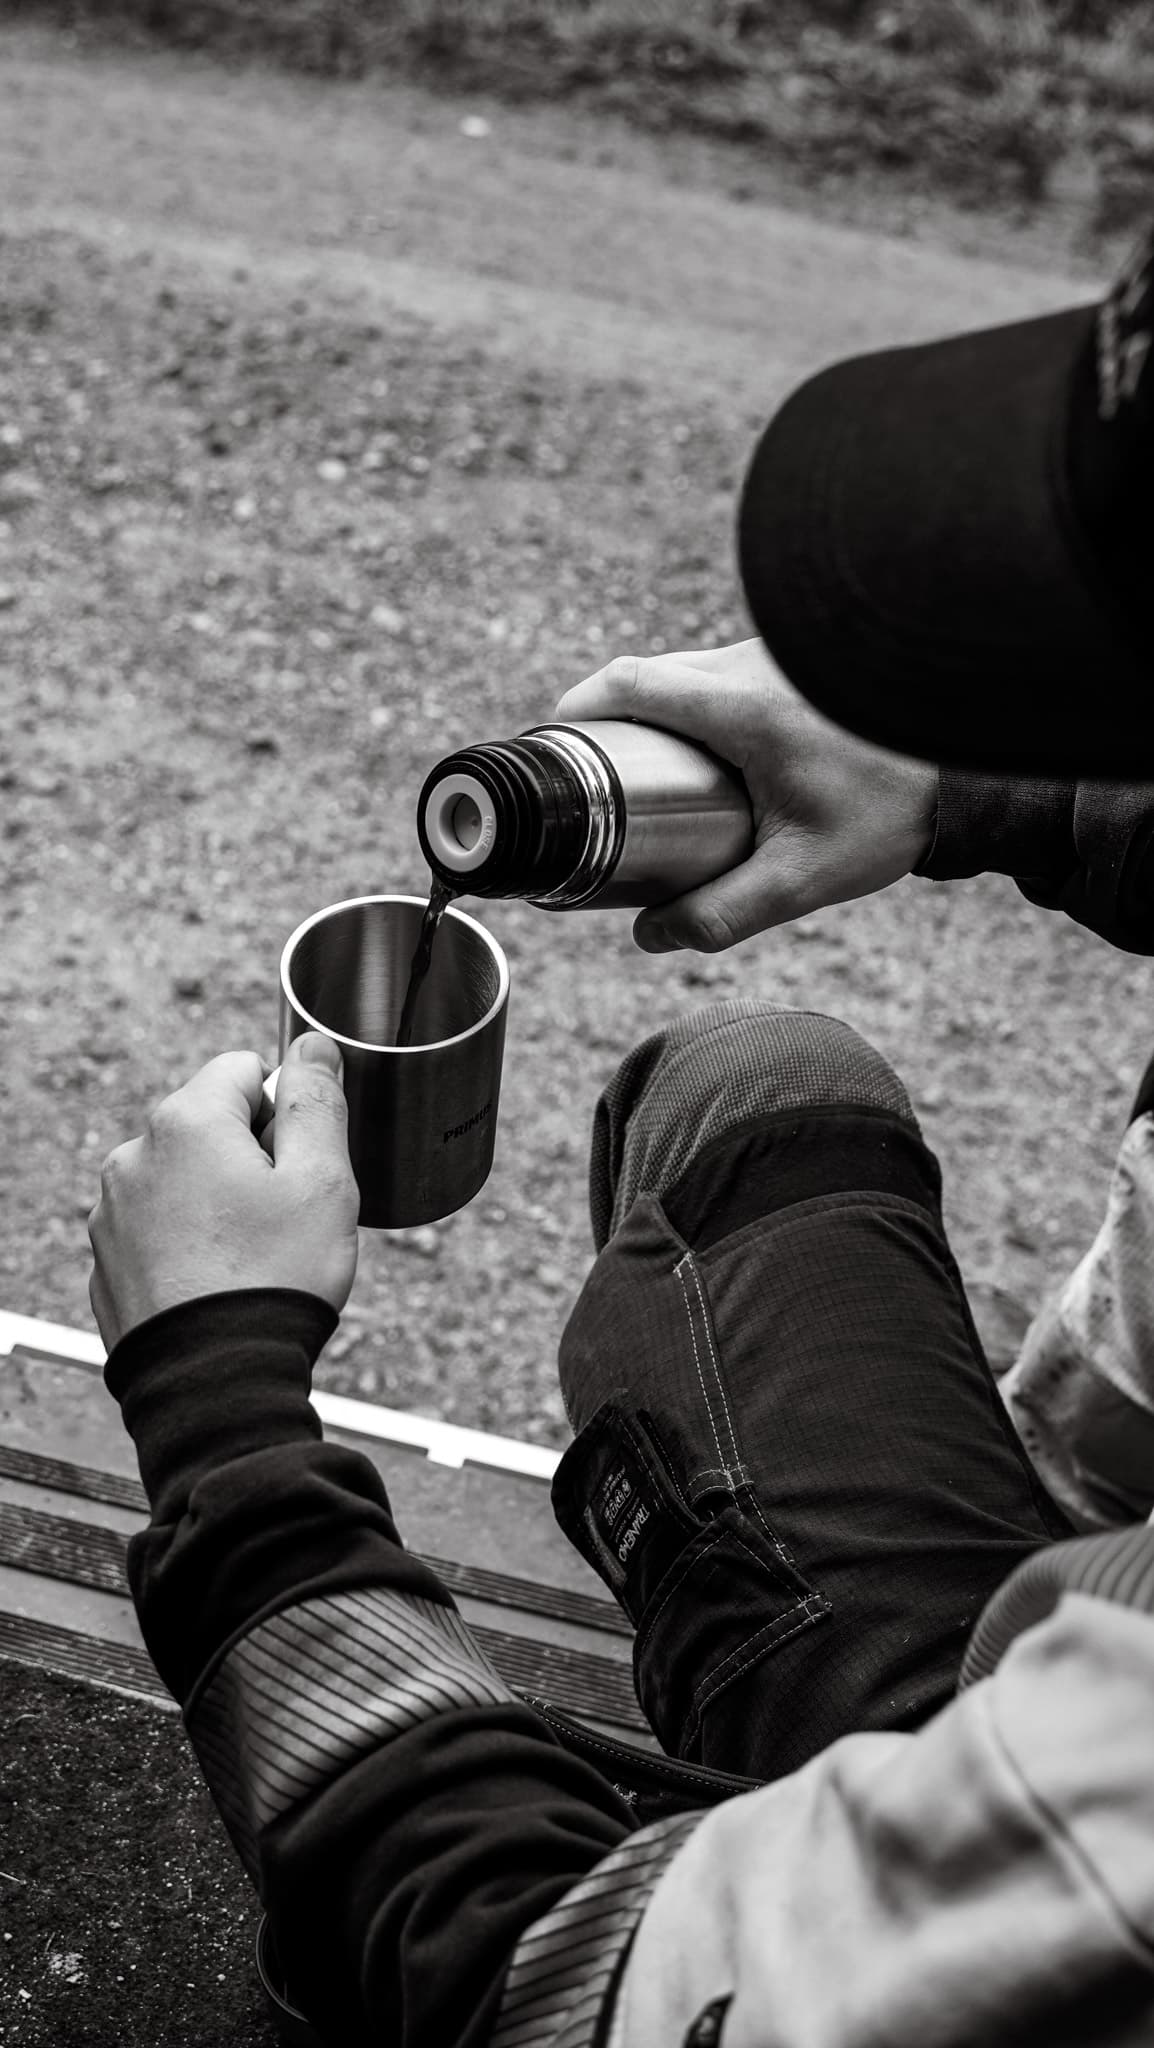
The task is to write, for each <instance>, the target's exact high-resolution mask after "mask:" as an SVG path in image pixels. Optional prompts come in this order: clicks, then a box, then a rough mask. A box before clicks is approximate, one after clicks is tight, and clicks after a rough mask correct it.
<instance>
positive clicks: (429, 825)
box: [422, 772, 497, 875]
mask: <svg viewBox="0 0 1154 2048" xmlns="http://www.w3.org/2000/svg"><path fill="white" fill-rule="evenodd" d="M422 820H423V823H424V827H425V833H426V836H427V838H428V842H429V851H430V853H431V854H435V856H436V858H437V860H438V861H439V863H440V865H441V867H442V868H447V869H449V871H450V872H451V873H452V874H455V875H468V874H471V873H472V872H473V870H474V868H479V867H481V866H482V864H483V863H484V862H485V861H486V860H487V859H488V857H489V854H490V852H491V851H492V847H493V841H494V840H495V838H496V836H497V809H496V805H495V804H494V802H493V799H492V797H491V795H490V794H489V791H488V790H487V789H486V788H485V785H484V783H482V782H479V781H478V780H477V777H476V776H475V775H465V774H461V773H459V772H458V773H455V774H450V775H446V776H443V777H442V778H441V779H440V780H438V781H437V782H435V783H434V785H433V787H432V789H431V790H429V792H428V795H427V796H425V797H424V798H423V809H422Z"/></svg>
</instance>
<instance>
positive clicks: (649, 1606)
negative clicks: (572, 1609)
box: [553, 1402, 830, 1761]
mask: <svg viewBox="0 0 1154 2048" xmlns="http://www.w3.org/2000/svg"><path fill="white" fill-rule="evenodd" d="M679 1468H680V1469H681V1470H684V1469H685V1468H686V1460H685V1449H684V1447H683V1446H679V1445H678V1444H677V1443H676V1442H674V1441H673V1440H672V1438H671V1436H670V1435H669V1434H668V1433H666V1434H664V1435H663V1433H662V1431H661V1430H659V1428H658V1426H657V1424H656V1423H655V1421H654V1419H653V1417H652V1415H651V1414H649V1413H648V1412H647V1411H645V1410H639V1411H636V1412H634V1413H627V1412H626V1411H625V1410H623V1409H622V1408H621V1407H619V1406H618V1405H617V1404H615V1403H613V1402H607V1403H605V1404H604V1405H603V1406H602V1407H601V1408H599V1409H598V1410H597V1412H596V1414H595V1415H594V1416H593V1417H592V1418H591V1420H590V1421H589V1422H588V1423H587V1424H586V1426H585V1428H584V1429H582V1431H581V1433H580V1435H579V1436H578V1437H577V1438H576V1440H575V1441H574V1443H573V1444H571V1445H570V1447H569V1449H568V1450H567V1451H566V1453H565V1455H564V1457H563V1458H562V1460H561V1463H560V1465H559V1467H558V1469H557V1473H556V1476H555V1478H554V1481H553V1507H554V1512H555V1514H556V1516H557V1519H558V1521H559V1523H560V1525H561V1527H562V1529H563V1530H564V1531H565V1534H566V1535H567V1536H568V1538H569V1540H570V1542H571V1543H573V1544H574V1546H575V1547H576V1548H577V1549H578V1550H579V1551H580V1552H581V1554H582V1556H583V1557H585V1558H586V1559H587V1561H588V1562H589V1563H590V1564H591V1565H592V1566H593V1568H594V1570H595V1571H597V1572H598V1573H599V1574H600V1576H601V1577H602V1578H603V1579H604V1581H605V1583H606V1584H607V1585H608V1586H609V1587H610V1589H611V1590H612V1592H613V1593H614V1594H615V1595H616V1597H617V1599H618V1600H619V1601H620V1603H621V1605H622V1607H623V1608H624V1610H625V1612H626V1613H627V1615H628V1616H629V1618H630V1620H631V1621H632V1622H633V1624H634V1627H635V1629H636V1632H637V1633H636V1636H635V1638H634V1646H633V1667H634V1677H635V1681H636V1685H637V1695H638V1698H639V1700H640V1702H641V1706H642V1709H643V1711H644V1713H645V1716H646V1718H647V1720H648V1721H649V1724H650V1726H651V1728H652V1729H653V1732H654V1734H655V1735H656V1736H657V1738H658V1740H659V1741H660V1743H661V1744H662V1747H663V1748H664V1749H665V1750H666V1751H667V1752H668V1753H669V1754H670V1755H672V1756H678V1757H682V1758H685V1759H687V1760H690V1761H692V1760H694V1759H696V1758H699V1757H700V1754H701V1730H702V1718H703V1715H705V1714H706V1712H707V1711H708V1709H709V1707H710V1706H711V1704H712V1703H713V1702H714V1701H715V1700H717V1699H718V1698H719V1697H720V1696H721V1695H722V1694H723V1693H724V1692H726V1691H727V1690H728V1688H729V1687H730V1686H732V1685H733V1684H734V1683H735V1682H736V1681H737V1680H738V1679H740V1678H742V1677H743V1676H745V1674H746V1673H748V1672H749V1671H750V1670H751V1669H752V1667H753V1666H754V1665H756V1664H758V1663H760V1662H761V1661H762V1660H763V1659H764V1658H766V1657H769V1656H771V1655H772V1653H773V1651H774V1649H775V1648H776V1647H777V1646H778V1645H779V1644H781V1643H783V1642H785V1641H787V1640H789V1639H790V1638H792V1637H793V1636H795V1635H796V1634H798V1633H799V1632H800V1631H801V1630H802V1629H805V1628H809V1627H812V1626H813V1625H814V1624H815V1623H816V1622H818V1621H820V1620H821V1618H822V1617H823V1616H824V1615H825V1614H827V1613H828V1612H829V1606H830V1603H829V1601H828V1600H827V1599H825V1598H824V1597H823V1596H822V1595H821V1594H820V1593H819V1592H818V1591H817V1590H816V1589H815V1588H814V1587H812V1586H811V1585H810V1584H809V1583H808V1582H807V1581H806V1580H805V1579H804V1578H803V1577H802V1575H801V1573H800V1572H799V1571H798V1570H797V1568H796V1565H795V1564H794V1562H793V1560H792V1558H791V1557H790V1556H789V1554H788V1552H787V1551H786V1550H785V1548H784V1546H783V1545H781V1544H779V1543H778V1542H777V1541H776V1539H775V1538H774V1536H773V1533H772V1531H771V1530H770V1528H769V1526H768V1524H767V1523H766V1521H765V1518H764V1515H763V1513H762V1511H761V1508H760V1505H759V1504H758V1503H757V1502H755V1501H754V1499H753V1497H752V1494H751V1492H750V1490H749V1489H748V1488H747V1487H744V1486H739V1487H737V1488H736V1489H734V1488H732V1487H730V1486H716V1487H714V1488H712V1489H710V1490H708V1491H704V1492H698V1493H697V1495H696V1497H695V1498H694V1499H693V1500H692V1501H690V1500H689V1499H688V1498H687V1497H686V1495H685V1493H684V1491H683V1490H682V1488H681V1486H680V1485H679V1483H678V1479H677V1472H678V1470H679Z"/></svg>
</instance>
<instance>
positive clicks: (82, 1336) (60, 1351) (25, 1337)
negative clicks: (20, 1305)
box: [0, 1309, 108, 1365]
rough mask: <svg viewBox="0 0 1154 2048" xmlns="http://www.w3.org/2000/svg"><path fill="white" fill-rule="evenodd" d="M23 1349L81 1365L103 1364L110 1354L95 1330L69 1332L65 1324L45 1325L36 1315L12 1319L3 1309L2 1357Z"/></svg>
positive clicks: (0, 1322) (0, 1317) (0, 1321)
mask: <svg viewBox="0 0 1154 2048" xmlns="http://www.w3.org/2000/svg"><path fill="white" fill-rule="evenodd" d="M21 1346H24V1347H26V1348H27V1349H28V1350H29V1351H50V1352H51V1353H52V1354H53V1356H54V1357H56V1358H74V1359H75V1360H76V1363H77V1364H78V1365H103V1364H104V1361H105V1358H106V1357H107V1355H108V1354H107V1352H106V1351H105V1349H104V1346H103V1344H102V1343H101V1341H100V1338H99V1337H98V1336H97V1335H96V1333H95V1331H92V1332H89V1331H88V1330H69V1329H67V1328H66V1327H65V1325H64V1324H63V1323H42V1322H39V1321H38V1320H37V1319H36V1317H34V1316H13V1315H9V1314H8V1312H7V1310H6V1309H0V1358H6V1357H7V1355H8V1353H9V1352H10V1351H15V1350H17V1349H18V1348H19V1347H21Z"/></svg>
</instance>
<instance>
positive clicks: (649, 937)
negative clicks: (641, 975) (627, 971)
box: [636, 924, 681, 953]
mask: <svg viewBox="0 0 1154 2048" xmlns="http://www.w3.org/2000/svg"><path fill="white" fill-rule="evenodd" d="M636 937H637V943H638V945H639V946H640V948H641V950H642V952H643V953H678V952H680V950H681V940H680V939H675V938H674V936H673V934H672V932H667V931H666V929H665V926H664V925H663V924H647V925H646V927H645V930H644V931H643V932H638V933H637V934H636Z"/></svg>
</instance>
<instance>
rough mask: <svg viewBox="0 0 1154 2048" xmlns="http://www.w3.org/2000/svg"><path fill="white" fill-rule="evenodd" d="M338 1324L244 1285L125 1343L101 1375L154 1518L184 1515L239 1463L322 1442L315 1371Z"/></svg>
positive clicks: (306, 1302)
mask: <svg viewBox="0 0 1154 2048" xmlns="http://www.w3.org/2000/svg"><path fill="white" fill-rule="evenodd" d="M339 1320H340V1319H339V1317H338V1316H337V1314H336V1311H335V1310H334V1309H333V1308H331V1307H330V1306H329V1304H328V1303H327V1302H325V1301H322V1300H320V1298H319V1297H318V1296H316V1295H312V1294H303V1293H299V1292H297V1291H296V1290H295V1289H292V1288H279V1287H278V1288H252V1289H237V1290H235V1291H231V1292H228V1293H224V1294H208V1295H204V1296H202V1297H201V1298H200V1299H199V1300H198V1301H190V1302H182V1303H181V1304H179V1305H178V1306H177V1307H175V1308H170V1309H165V1310H164V1311H163V1312H162V1314H160V1315H157V1316H152V1317H150V1318H149V1320H148V1321H147V1322H145V1323H138V1324H137V1326H136V1328H135V1329H133V1330H130V1331H129V1332H128V1335H127V1336H126V1337H123V1338H121V1341H120V1343H119V1344H117V1345H116V1346H115V1348H114V1349H113V1351H112V1353H111V1355H110V1357H109V1359H108V1362H107V1364H106V1366H105V1368H104V1380H105V1385H106V1386H107V1388H108V1391H109V1393H110V1394H111V1395H112V1396H113V1398H114V1400H116V1401H118V1402H119V1404H120V1409H121V1413H122V1415H123V1418H124V1425H125V1428H126V1429H127V1430H128V1432H129V1435H130V1436H131V1437H132V1439H133V1442H134V1443H135V1445H136V1453H137V1459H138V1461H139V1465H140V1476H141V1479H142V1481H143V1483H144V1488H145V1491H146V1493H147V1494H148V1500H149V1505H150V1507H151V1509H152V1513H153V1517H154V1519H156V1520H169V1519H172V1518H173V1517H174V1516H175V1515H177V1514H179V1513H180V1512H181V1510H182V1508H183V1505H184V1503H185V1502H186V1501H187V1499H188V1497H189V1494H190V1493H191V1491H192V1489H193V1487H194V1486H195V1484H196V1481H197V1479H198V1478H199V1477H200V1476H201V1475H202V1474H203V1473H205V1472H207V1471H210V1470H212V1469H214V1468H216V1467H218V1466H220V1465H222V1464H225V1463H227V1462H228V1461H230V1460H231V1459H233V1458H240V1457H244V1456H246V1455H247V1454H248V1453H249V1452H250V1451H254V1450H267V1449H269V1448H270V1447H271V1446H273V1445H276V1444H283V1443H292V1442H299V1441H300V1440H302V1439H305V1438H309V1439H314V1440H319V1438H320V1436H321V1427H320V1423H319V1422H318V1420H317V1417H316V1414H315V1412H314V1410H313V1409H312V1408H311V1406H310V1405H309V1392H310V1388H311V1382H312V1369H313V1366H314V1364H315V1363H316V1360H317V1358H318V1357H319V1355H320V1353H321V1351H322V1350H323V1348H324V1346H325V1344H327V1342H328V1340H329V1338H330V1337H331V1336H332V1334H333V1331H334V1330H335V1329H336V1327H337V1323H338V1322H339Z"/></svg>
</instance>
